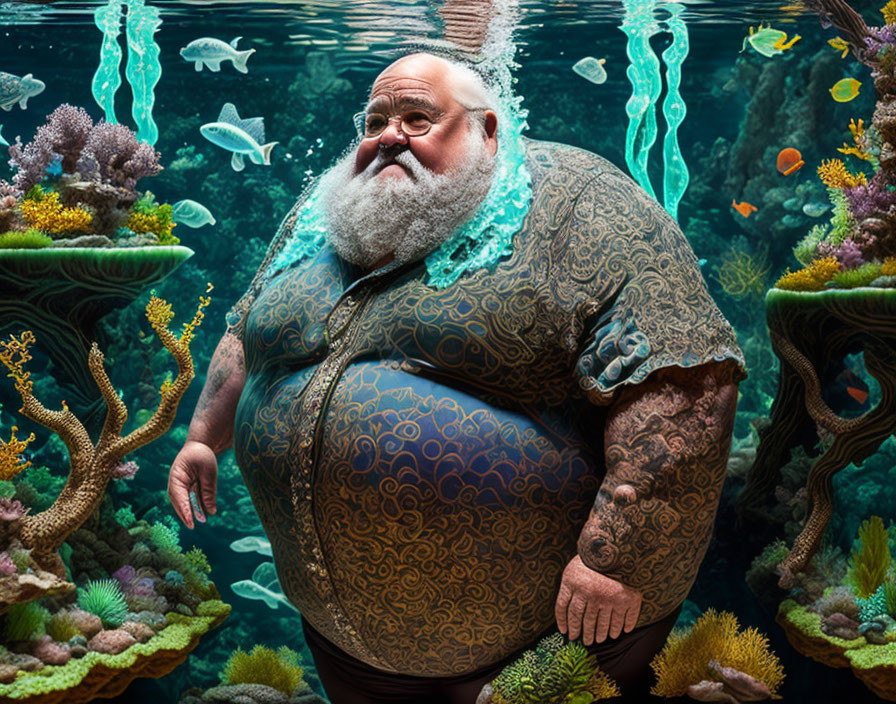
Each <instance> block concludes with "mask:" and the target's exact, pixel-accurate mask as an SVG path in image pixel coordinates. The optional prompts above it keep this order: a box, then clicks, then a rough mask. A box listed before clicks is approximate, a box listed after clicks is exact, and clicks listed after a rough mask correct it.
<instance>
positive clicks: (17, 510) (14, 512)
mask: <svg viewBox="0 0 896 704" xmlns="http://www.w3.org/2000/svg"><path fill="white" fill-rule="evenodd" d="M30 510H31V509H30V508H25V507H24V506H23V505H22V502H21V501H19V500H18V499H7V498H0V521H3V522H5V523H12V522H13V521H18V520H19V519H20V518H22V517H23V516H25V515H26V514H27V513H28V512H29V511H30Z"/></svg>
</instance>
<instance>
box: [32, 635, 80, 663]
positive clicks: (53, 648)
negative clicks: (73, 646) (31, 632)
mask: <svg viewBox="0 0 896 704" xmlns="http://www.w3.org/2000/svg"><path fill="white" fill-rule="evenodd" d="M32 655H34V657H36V658H37V659H38V660H40V661H41V662H42V663H44V664H45V665H65V663H67V662H68V661H69V660H71V658H72V653H71V650H69V648H68V646H67V645H63V644H62V643H57V642H56V641H54V640H53V639H52V638H51V637H50V636H46V635H45V636H41V637H40V638H39V639H38V641H37V644H36V645H35V646H34V649H33V650H32Z"/></svg>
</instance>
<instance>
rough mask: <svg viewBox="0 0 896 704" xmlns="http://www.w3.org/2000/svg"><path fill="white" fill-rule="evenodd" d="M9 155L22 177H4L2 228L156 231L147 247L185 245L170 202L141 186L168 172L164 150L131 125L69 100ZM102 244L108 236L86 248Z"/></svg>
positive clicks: (71, 232)
mask: <svg viewBox="0 0 896 704" xmlns="http://www.w3.org/2000/svg"><path fill="white" fill-rule="evenodd" d="M9 153H10V157H11V158H10V160H9V164H10V166H12V167H13V168H14V169H15V174H14V176H13V181H12V184H8V183H6V182H0V232H3V231H6V230H12V229H24V227H23V226H25V225H27V226H30V227H33V228H36V229H38V230H41V231H42V232H44V233H47V234H51V235H53V236H54V239H65V238H71V237H73V236H75V235H77V234H91V235H102V236H106V237H112V236H114V235H116V233H119V231H120V230H121V228H122V227H125V233H124V235H125V238H127V236H128V235H133V234H134V233H137V234H143V235H151V237H148V238H141V239H140V243H141V244H177V242H178V240H177V238H176V237H172V235H171V227H172V223H171V214H170V206H167V205H161V206H160V205H157V204H155V203H154V202H153V200H152V196H151V194H148V196H149V200H148V202H147V201H146V200H145V199H146V196H145V195H144V196H143V198H142V199H141V196H140V194H139V192H138V191H137V190H136V187H137V182H138V181H139V180H140V179H143V178H146V177H148V176H155V175H156V174H158V173H159V172H160V171H161V170H162V166H161V164H160V163H159V158H160V154H159V152H157V151H156V150H155V149H153V147H151V146H150V145H149V144H146V143H145V142H140V141H138V140H137V138H136V136H135V135H134V133H133V132H132V131H131V130H130V129H128V128H127V127H126V126H124V125H120V124H111V123H107V122H104V121H100V122H98V123H97V124H94V123H93V120H92V119H91V118H90V116H89V115H88V114H87V112H86V111H85V110H84V109H83V108H79V107H74V106H72V105H68V104H63V105H60V106H59V107H58V108H56V110H55V111H53V112H52V113H51V114H50V115H49V116H48V117H47V122H46V124H44V125H42V126H40V127H38V129H37V132H36V133H35V136H34V138H33V139H32V140H31V142H29V143H28V144H25V145H23V144H22V142H21V139H18V138H17V140H16V143H15V144H14V145H12V146H11V147H10V149H9ZM23 194H24V195H23ZM138 203H142V205H140V206H138V205H137V204H138ZM166 208H167V211H166V210H165V209H166ZM148 209H151V212H147V211H148ZM20 218H21V219H22V220H24V223H23V222H20ZM94 242H96V243H100V242H101V241H93V240H91V241H81V242H80V245H81V246H96V245H95V244H94ZM127 244H129V245H130V244H133V243H132V242H130V241H128V242H127Z"/></svg>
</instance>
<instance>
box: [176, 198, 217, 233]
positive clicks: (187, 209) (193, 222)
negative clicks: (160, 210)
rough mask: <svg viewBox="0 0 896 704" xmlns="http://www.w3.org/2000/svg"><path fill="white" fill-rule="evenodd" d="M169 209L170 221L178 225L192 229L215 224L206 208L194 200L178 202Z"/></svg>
mask: <svg viewBox="0 0 896 704" xmlns="http://www.w3.org/2000/svg"><path fill="white" fill-rule="evenodd" d="M171 208H172V219H173V220H174V222H176V223H178V224H181V225H186V226H187V227H192V228H194V229H195V228H197V227H202V226H203V225H214V224H215V218H214V216H213V215H212V214H211V213H210V212H209V210H208V208H206V207H205V206H204V205H202V203H197V202H196V201H195V200H190V199H189V198H187V199H184V200H179V201H177V203H175V204H174V205H173V206H171Z"/></svg>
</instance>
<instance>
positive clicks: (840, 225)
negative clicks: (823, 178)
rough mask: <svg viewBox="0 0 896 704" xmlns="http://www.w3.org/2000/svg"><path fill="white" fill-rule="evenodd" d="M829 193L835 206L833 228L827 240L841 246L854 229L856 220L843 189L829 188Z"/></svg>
mask: <svg viewBox="0 0 896 704" xmlns="http://www.w3.org/2000/svg"><path fill="white" fill-rule="evenodd" d="M828 195H829V196H830V199H831V203H832V204H833V206H834V211H833V216H832V217H831V221H830V225H831V230H830V232H828V235H827V240H826V241H827V242H830V243H831V244H833V245H836V246H838V247H839V246H840V245H841V244H843V240H845V239H846V238H847V237H848V236H849V233H850V232H851V231H852V226H853V225H854V224H855V220H854V219H853V217H852V215H850V212H849V203H848V202H847V200H846V194H845V193H843V191H841V190H840V189H839V188H829V189H828Z"/></svg>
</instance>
